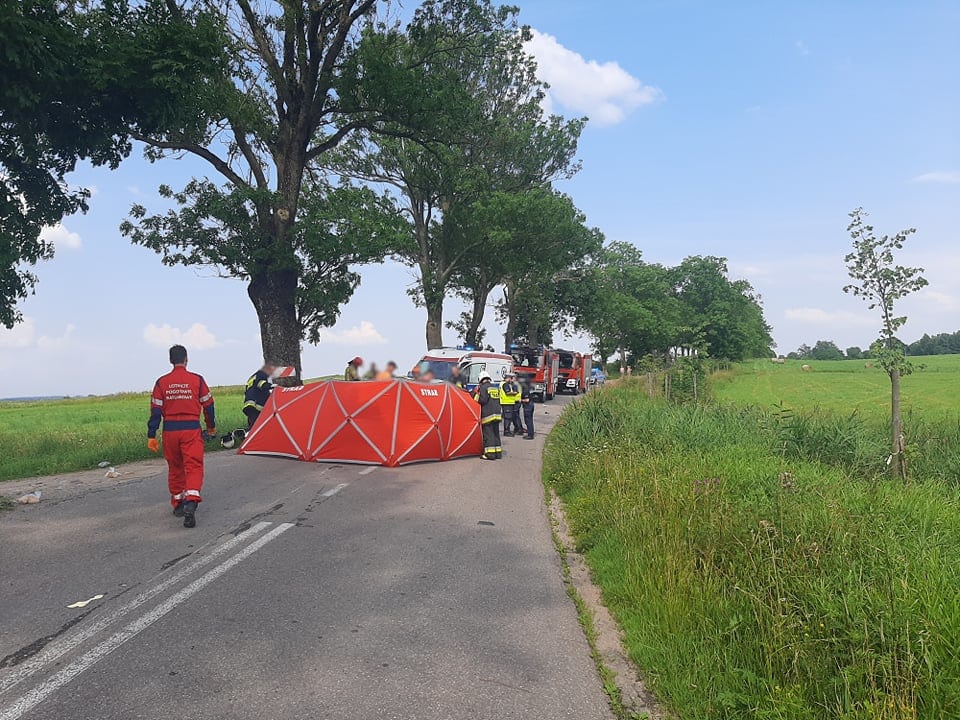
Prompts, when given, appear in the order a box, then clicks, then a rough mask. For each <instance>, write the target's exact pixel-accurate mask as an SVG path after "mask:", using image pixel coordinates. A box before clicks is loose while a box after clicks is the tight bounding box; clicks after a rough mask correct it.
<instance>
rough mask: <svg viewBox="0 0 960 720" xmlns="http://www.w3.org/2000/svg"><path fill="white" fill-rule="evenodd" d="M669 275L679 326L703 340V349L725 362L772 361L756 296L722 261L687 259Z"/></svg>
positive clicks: (768, 327)
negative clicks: (676, 300) (679, 309)
mask: <svg viewBox="0 0 960 720" xmlns="http://www.w3.org/2000/svg"><path fill="white" fill-rule="evenodd" d="M672 274H673V282H674V287H675V292H676V294H677V297H678V298H679V299H680V302H681V304H682V307H683V320H682V325H683V326H684V327H685V328H687V329H688V331H689V332H691V333H694V334H696V335H697V336H699V337H700V338H702V341H701V342H699V343H698V344H701V345H702V349H703V350H706V351H707V352H708V353H709V354H710V355H711V356H712V357H716V358H723V359H725V360H743V359H746V358H759V357H770V355H771V354H772V351H771V350H770V346H771V345H772V343H773V338H772V337H771V336H770V326H769V325H768V324H767V322H766V320H765V319H764V317H763V307H762V305H761V302H760V297H759V295H757V293H756V292H755V291H754V289H753V287H752V286H751V285H750V283H749V282H748V281H746V280H731V279H730V278H729V276H728V271H727V260H726V258H720V257H712V256H707V257H702V256H693V257H689V258H686V259H685V260H684V261H683V262H681V263H680V265H678V266H677V267H676V268H674V269H673V272H672ZM680 340H681V342H679V343H678V344H681V345H682V344H685V343H684V342H682V340H683V339H682V338H680Z"/></svg>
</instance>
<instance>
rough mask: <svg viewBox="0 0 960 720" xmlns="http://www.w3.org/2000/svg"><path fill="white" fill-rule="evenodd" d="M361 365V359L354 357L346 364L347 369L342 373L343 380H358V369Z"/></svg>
mask: <svg viewBox="0 0 960 720" xmlns="http://www.w3.org/2000/svg"><path fill="white" fill-rule="evenodd" d="M362 365H363V358H359V357H355V358H354V359H353V360H351V361H350V362H348V363H347V369H346V370H344V371H343V379H344V380H348V381H351V382H353V381H355V380H359V379H360V367H361V366H362Z"/></svg>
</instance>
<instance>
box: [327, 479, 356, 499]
mask: <svg viewBox="0 0 960 720" xmlns="http://www.w3.org/2000/svg"><path fill="white" fill-rule="evenodd" d="M349 484H350V483H340V484H339V485H337V486H336V487H332V488H330V489H329V490H327V491H326V492H322V493H320V497H325V498H328V497H333V496H334V495H336V494H337V493H338V492H340V491H341V490H343V489H344V488H345V487H346V486H347V485H349Z"/></svg>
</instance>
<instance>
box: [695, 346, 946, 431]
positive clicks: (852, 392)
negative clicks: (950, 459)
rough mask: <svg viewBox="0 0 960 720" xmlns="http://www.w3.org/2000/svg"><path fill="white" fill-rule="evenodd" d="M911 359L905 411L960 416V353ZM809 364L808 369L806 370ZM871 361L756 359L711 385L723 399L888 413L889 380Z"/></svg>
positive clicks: (937, 416) (938, 417) (717, 377)
mask: <svg viewBox="0 0 960 720" xmlns="http://www.w3.org/2000/svg"><path fill="white" fill-rule="evenodd" d="M911 362H912V363H913V365H914V372H913V374H912V375H909V376H907V377H905V378H903V383H902V396H903V398H902V403H903V410H904V413H906V414H908V415H909V414H913V415H920V416H923V417H925V418H927V419H929V420H950V419H952V420H960V355H935V356H930V357H917V358H911ZM804 364H807V365H809V366H810V371H809V372H805V371H803V370H802V369H801V368H802V366H803V365H804ZM870 365H872V363H871V361H870V360H834V361H822V362H817V361H815V360H787V361H786V362H785V364H783V365H778V364H776V363H773V362H771V361H770V360H754V361H751V362H746V363H740V364H738V365H735V366H734V367H733V369H732V370H728V371H724V372H721V373H717V374H716V375H715V376H714V377H713V378H712V383H711V384H712V388H713V392H714V396H715V398H716V400H717V401H719V402H720V403H733V404H737V405H756V406H759V407H772V406H775V405H779V404H783V405H784V406H786V407H788V408H791V409H795V410H805V411H816V410H823V411H830V412H840V413H850V412H853V411H854V410H856V411H857V412H859V413H861V414H863V415H865V416H880V415H884V414H887V413H889V405H890V379H889V378H888V377H887V375H886V374H885V373H884V372H883V370H881V369H880V368H879V367H872V366H870Z"/></svg>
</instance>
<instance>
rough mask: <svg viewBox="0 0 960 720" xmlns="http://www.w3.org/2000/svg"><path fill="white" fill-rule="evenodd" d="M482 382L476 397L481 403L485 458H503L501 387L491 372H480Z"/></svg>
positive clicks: (481, 427) (483, 455)
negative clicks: (492, 378)
mask: <svg viewBox="0 0 960 720" xmlns="http://www.w3.org/2000/svg"><path fill="white" fill-rule="evenodd" d="M479 380H480V384H479V385H477V391H476V392H475V393H474V395H473V397H474V399H475V400H476V401H477V402H478V403H480V429H481V430H482V432H483V454H482V455H481V456H480V457H482V458H483V459H484V460H500V459H502V458H503V445H502V444H501V442H500V421H501V420H502V419H503V418H502V416H501V415H500V388H498V387H497V386H496V385H494V384H493V383H492V382H491V378H490V373H488V372H482V373H480V378H479Z"/></svg>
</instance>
